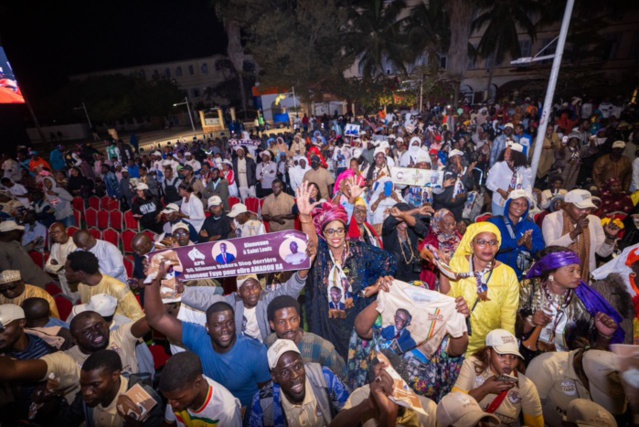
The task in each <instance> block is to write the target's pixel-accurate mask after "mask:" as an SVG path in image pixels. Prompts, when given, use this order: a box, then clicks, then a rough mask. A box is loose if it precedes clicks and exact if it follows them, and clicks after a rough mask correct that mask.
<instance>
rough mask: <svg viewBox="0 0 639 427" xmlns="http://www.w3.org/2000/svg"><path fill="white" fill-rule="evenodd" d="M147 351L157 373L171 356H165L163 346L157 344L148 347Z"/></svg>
mask: <svg viewBox="0 0 639 427" xmlns="http://www.w3.org/2000/svg"><path fill="white" fill-rule="evenodd" d="M149 351H150V352H151V356H153V363H154V365H155V370H156V371H158V370H159V369H160V368H162V367H163V366H164V365H166V362H167V361H168V360H169V358H170V357H171V356H169V355H168V354H166V350H165V349H164V346H161V345H159V344H153V345H150V346H149Z"/></svg>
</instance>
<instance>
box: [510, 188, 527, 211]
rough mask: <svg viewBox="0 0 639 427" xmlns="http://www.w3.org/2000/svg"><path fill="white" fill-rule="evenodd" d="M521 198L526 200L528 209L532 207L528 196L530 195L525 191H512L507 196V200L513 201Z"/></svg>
mask: <svg viewBox="0 0 639 427" xmlns="http://www.w3.org/2000/svg"><path fill="white" fill-rule="evenodd" d="M521 197H525V198H526V200H528V206H529V207H530V206H531V205H532V201H533V198H532V196H531V195H530V193H528V192H527V191H526V190H523V189H519V190H513V191H511V192H510V194H509V195H508V199H509V200H515V199H519V198H521Z"/></svg>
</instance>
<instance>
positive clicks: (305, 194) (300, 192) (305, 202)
mask: <svg viewBox="0 0 639 427" xmlns="http://www.w3.org/2000/svg"><path fill="white" fill-rule="evenodd" d="M295 195H296V196H297V209H298V210H299V212H300V215H309V216H310V215H311V213H312V212H313V209H315V207H316V206H317V205H319V204H320V202H315V203H311V190H310V185H309V184H308V181H304V182H303V183H302V185H300V186H299V187H298V188H297V190H296V192H295Z"/></svg>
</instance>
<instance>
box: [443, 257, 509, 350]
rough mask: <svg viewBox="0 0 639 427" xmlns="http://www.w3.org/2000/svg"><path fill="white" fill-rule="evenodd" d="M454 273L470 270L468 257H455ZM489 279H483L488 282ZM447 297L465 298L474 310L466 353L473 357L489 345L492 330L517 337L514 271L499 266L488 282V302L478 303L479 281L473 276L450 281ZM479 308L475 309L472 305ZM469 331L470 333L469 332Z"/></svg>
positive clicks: (452, 263)
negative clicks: (489, 335) (503, 331)
mask: <svg viewBox="0 0 639 427" xmlns="http://www.w3.org/2000/svg"><path fill="white" fill-rule="evenodd" d="M450 267H451V268H452V269H453V271H457V272H460V273H461V272H467V271H470V263H469V262H468V258H466V257H464V256H455V257H453V259H452V260H451V262H450ZM486 278H487V277H484V279H486ZM448 295H450V296H452V297H454V298H457V297H458V296H462V297H464V299H465V300H466V303H467V304H468V308H470V309H471V311H472V312H471V314H470V326H471V329H472V335H471V336H470V337H469V343H468V350H467V351H466V354H468V355H471V354H473V353H474V352H475V351H476V350H478V349H479V348H481V347H483V346H485V345H486V335H488V332H490V331H492V330H493V329H505V330H507V331H508V332H510V333H511V334H513V335H514V334H515V317H516V314H517V308H518V307H519V282H518V281H517V275H516V274H515V272H514V271H513V269H512V268H510V267H508V266H507V265H505V264H502V263H498V264H497V266H496V267H495V268H494V270H493V274H492V276H491V277H490V280H489V281H488V299H489V301H478V298H477V282H476V281H475V278H474V277H469V278H467V279H461V280H459V281H457V282H454V281H452V280H451V281H450V292H449V293H448ZM475 302H477V305H476V306H475V308H474V309H473V305H475ZM469 332H470V331H469Z"/></svg>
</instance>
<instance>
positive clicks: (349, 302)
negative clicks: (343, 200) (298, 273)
mask: <svg viewBox="0 0 639 427" xmlns="http://www.w3.org/2000/svg"><path fill="white" fill-rule="evenodd" d="M310 193H311V192H310V186H309V184H308V182H304V183H303V184H302V186H301V187H299V188H298V189H297V207H298V209H299V215H300V221H301V223H302V230H303V231H304V232H305V233H306V234H307V235H308V236H309V244H317V245H318V248H317V258H316V259H315V263H314V264H313V266H312V268H311V272H310V274H309V276H308V279H307V282H306V316H307V319H308V326H309V330H310V331H311V332H313V333H315V334H317V335H319V336H321V337H322V338H324V339H326V340H328V341H330V342H332V343H333V344H334V345H335V349H336V350H337V352H338V353H339V354H340V355H341V356H342V357H343V358H344V359H346V358H347V355H348V342H349V339H350V337H351V332H352V331H353V327H354V325H355V318H356V317H357V315H358V314H359V313H360V312H361V311H362V310H363V309H364V308H365V307H366V306H367V305H368V304H370V303H371V301H373V300H374V297H373V295H374V294H375V293H377V292H376V290H377V289H379V287H380V285H381V284H382V283H383V282H385V281H392V280H393V279H392V277H388V276H392V275H393V274H395V269H396V262H395V258H394V257H393V256H392V255H391V254H389V253H388V252H386V251H383V250H381V249H379V248H376V247H373V246H370V245H368V244H365V243H361V242H359V241H352V240H347V239H346V224H347V222H348V215H347V213H346V211H345V210H344V208H342V207H341V206H335V205H333V204H332V203H324V204H323V205H322V207H321V209H316V210H315V213H314V215H313V217H312V216H311V214H312V213H313V210H314V208H315V207H316V206H317V205H318V204H319V202H315V203H311V202H310V197H311V195H310ZM318 237H319V240H318Z"/></svg>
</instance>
